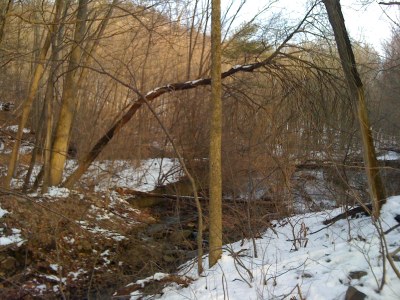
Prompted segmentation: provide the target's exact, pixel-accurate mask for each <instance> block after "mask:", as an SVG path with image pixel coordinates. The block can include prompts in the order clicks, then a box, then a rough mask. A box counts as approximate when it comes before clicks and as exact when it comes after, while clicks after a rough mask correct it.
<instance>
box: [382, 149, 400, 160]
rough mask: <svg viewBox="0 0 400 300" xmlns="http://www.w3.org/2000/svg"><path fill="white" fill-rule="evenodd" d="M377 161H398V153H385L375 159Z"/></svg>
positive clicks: (399, 155)
mask: <svg viewBox="0 0 400 300" xmlns="http://www.w3.org/2000/svg"><path fill="white" fill-rule="evenodd" d="M377 159H378V160H399V159H400V153H397V152H394V151H387V152H385V154H383V155H380V156H378V157H377Z"/></svg>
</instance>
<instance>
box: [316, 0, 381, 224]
mask: <svg viewBox="0 0 400 300" xmlns="http://www.w3.org/2000/svg"><path fill="white" fill-rule="evenodd" d="M323 2H324V4H325V7H326V10H327V12H328V17H329V22H330V23H331V26H332V29H333V32H334V34H335V40H336V45H337V48H338V52H339V56H340V59H341V63H342V68H343V71H344V74H345V77H346V81H347V84H348V86H349V89H350V93H351V97H352V101H354V103H355V104H356V106H357V118H358V121H359V124H360V130H361V136H362V142H363V152H364V163H365V171H366V173H367V177H368V186H369V193H370V197H371V201H372V204H373V216H374V218H378V217H379V213H380V209H381V207H382V205H383V204H384V203H385V201H386V193H385V188H384V185H383V182H382V178H381V175H380V173H379V167H378V163H377V159H376V153H375V148H374V141H373V138H372V133H371V129H370V124H369V119H368V112H367V107H366V103H365V93H364V86H363V83H362V81H361V78H360V75H359V73H358V71H357V65H356V61H355V58H354V53H353V50H352V47H351V43H350V39H349V35H348V33H347V30H346V26H345V23H344V17H343V14H342V8H341V5H340V0H323Z"/></svg>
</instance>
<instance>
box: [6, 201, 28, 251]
mask: <svg viewBox="0 0 400 300" xmlns="http://www.w3.org/2000/svg"><path fill="white" fill-rule="evenodd" d="M8 213H9V212H8V211H7V210H5V209H2V208H1V207H0V219H1V218H2V217H3V216H5V215H6V214H8ZM23 243H24V239H23V238H22V237H21V230H19V229H17V228H11V234H6V233H5V232H4V228H0V247H1V246H7V245H11V244H17V245H18V246H20V245H22V244H23Z"/></svg>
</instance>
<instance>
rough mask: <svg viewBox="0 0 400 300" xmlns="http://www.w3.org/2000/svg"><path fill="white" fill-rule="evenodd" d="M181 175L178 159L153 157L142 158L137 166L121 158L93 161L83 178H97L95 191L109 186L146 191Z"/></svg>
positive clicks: (170, 181) (100, 190)
mask: <svg viewBox="0 0 400 300" xmlns="http://www.w3.org/2000/svg"><path fill="white" fill-rule="evenodd" d="M182 175H183V174H182V172H181V168H180V165H179V162H178V160H176V159H171V158H154V159H148V160H142V161H141V163H140V165H139V166H138V167H135V166H133V165H132V164H130V163H129V162H127V161H122V160H117V161H100V162H95V163H93V165H92V166H91V167H90V168H89V170H88V172H87V175H85V176H84V179H87V178H88V177H89V176H92V177H96V178H98V179H99V181H98V182H97V183H96V185H95V191H96V192H102V191H105V190H107V189H109V188H110V187H113V188H115V187H121V188H129V189H133V190H137V191H142V192H148V191H152V190H154V188H155V187H157V186H159V185H164V184H168V183H173V182H176V181H178V180H179V178H180V177H181V176H182Z"/></svg>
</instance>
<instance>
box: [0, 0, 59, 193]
mask: <svg viewBox="0 0 400 300" xmlns="http://www.w3.org/2000/svg"><path fill="white" fill-rule="evenodd" d="M62 1H63V0H57V1H56V4H55V5H56V11H55V15H54V21H53V24H52V25H51V26H50V30H49V32H48V33H47V36H46V39H45V42H44V45H43V47H42V49H41V50H40V54H39V61H38V63H37V65H36V68H35V71H34V74H33V78H32V81H31V85H30V88H29V93H28V97H27V98H26V100H25V102H24V105H23V109H22V116H21V120H20V122H19V126H18V131H17V134H16V137H15V143H14V146H13V150H12V153H11V157H10V162H9V164H8V171H7V176H6V178H5V180H4V183H3V184H4V186H5V187H10V183H11V179H12V177H13V176H14V173H15V170H16V168H17V163H18V154H19V148H20V146H21V139H22V133H23V129H24V128H25V125H26V123H27V121H28V117H29V114H30V112H31V108H32V103H33V100H34V99H35V95H36V92H37V90H38V88H39V82H40V79H41V78H42V76H43V73H44V61H45V59H46V56H47V52H48V50H49V48H50V42H51V38H52V35H53V33H54V32H55V30H56V27H57V20H58V18H59V14H60V11H61V6H62Z"/></svg>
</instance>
